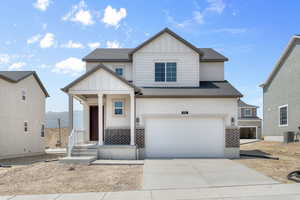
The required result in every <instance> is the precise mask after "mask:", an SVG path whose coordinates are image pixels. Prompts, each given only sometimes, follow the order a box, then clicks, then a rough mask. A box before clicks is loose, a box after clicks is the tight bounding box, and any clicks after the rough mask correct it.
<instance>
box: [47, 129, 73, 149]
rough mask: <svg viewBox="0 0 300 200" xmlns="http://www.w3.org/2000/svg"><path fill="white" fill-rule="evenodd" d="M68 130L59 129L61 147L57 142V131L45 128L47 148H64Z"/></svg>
mask: <svg viewBox="0 0 300 200" xmlns="http://www.w3.org/2000/svg"><path fill="white" fill-rule="evenodd" d="M68 134H69V133H68V128H61V145H60V146H59V145H58V141H59V129H58V128H46V130H45V139H46V147H47V148H60V147H66V146H67V142H68Z"/></svg>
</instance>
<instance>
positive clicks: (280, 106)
mask: <svg viewBox="0 0 300 200" xmlns="http://www.w3.org/2000/svg"><path fill="white" fill-rule="evenodd" d="M299 65H300V36H299V35H294V36H293V37H292V38H291V40H290V42H289V43H288V45H287V47H286V49H285V50H284V52H283V53H282V55H281V56H280V58H279V60H278V61H277V63H276V65H275V67H274V69H273V71H272V72H271V74H270V75H269V77H268V79H267V80H266V81H265V83H264V84H262V85H261V87H262V88H263V105H264V106H263V136H264V139H265V140H269V141H283V134H284V132H288V131H293V132H298V131H299V129H298V128H299V127H300V89H299V85H300V67H299Z"/></svg>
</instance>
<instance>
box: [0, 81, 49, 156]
mask: <svg viewBox="0 0 300 200" xmlns="http://www.w3.org/2000/svg"><path fill="white" fill-rule="evenodd" d="M22 90H25V91H26V101H22V99H21V94H22ZM0 96H1V98H0V110H1V112H0V158H1V157H2V158H4V157H15V156H22V155H32V154H37V153H43V152H44V138H43V137H41V127H42V124H43V123H45V94H44V93H43V91H42V90H41V88H40V86H39V85H38V83H37V82H36V80H35V78H34V77H33V76H30V77H28V78H26V79H24V80H22V81H20V82H18V83H10V82H7V81H4V80H2V79H0ZM4 97H5V98H4ZM24 121H28V133H24Z"/></svg>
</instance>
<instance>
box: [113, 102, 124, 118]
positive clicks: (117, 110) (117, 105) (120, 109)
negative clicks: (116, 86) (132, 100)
mask: <svg viewBox="0 0 300 200" xmlns="http://www.w3.org/2000/svg"><path fill="white" fill-rule="evenodd" d="M113 103H114V110H113V112H114V115H117V116H122V115H124V101H123V100H115V101H114V102H113Z"/></svg>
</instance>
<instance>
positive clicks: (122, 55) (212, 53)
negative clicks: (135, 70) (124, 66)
mask: <svg viewBox="0 0 300 200" xmlns="http://www.w3.org/2000/svg"><path fill="white" fill-rule="evenodd" d="M198 49H199V50H201V51H202V52H203V53H204V54H203V56H202V57H200V61H202V62H224V61H228V58H226V57H225V56H223V55H222V54H220V53H219V52H217V51H216V50H214V49H212V48H198ZM131 51H133V48H97V49H95V50H94V51H92V52H91V53H90V54H88V55H87V56H85V57H84V58H83V59H82V60H83V61H89V62H131V61H132V59H131V57H130V55H129V53H130V52H131Z"/></svg>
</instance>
